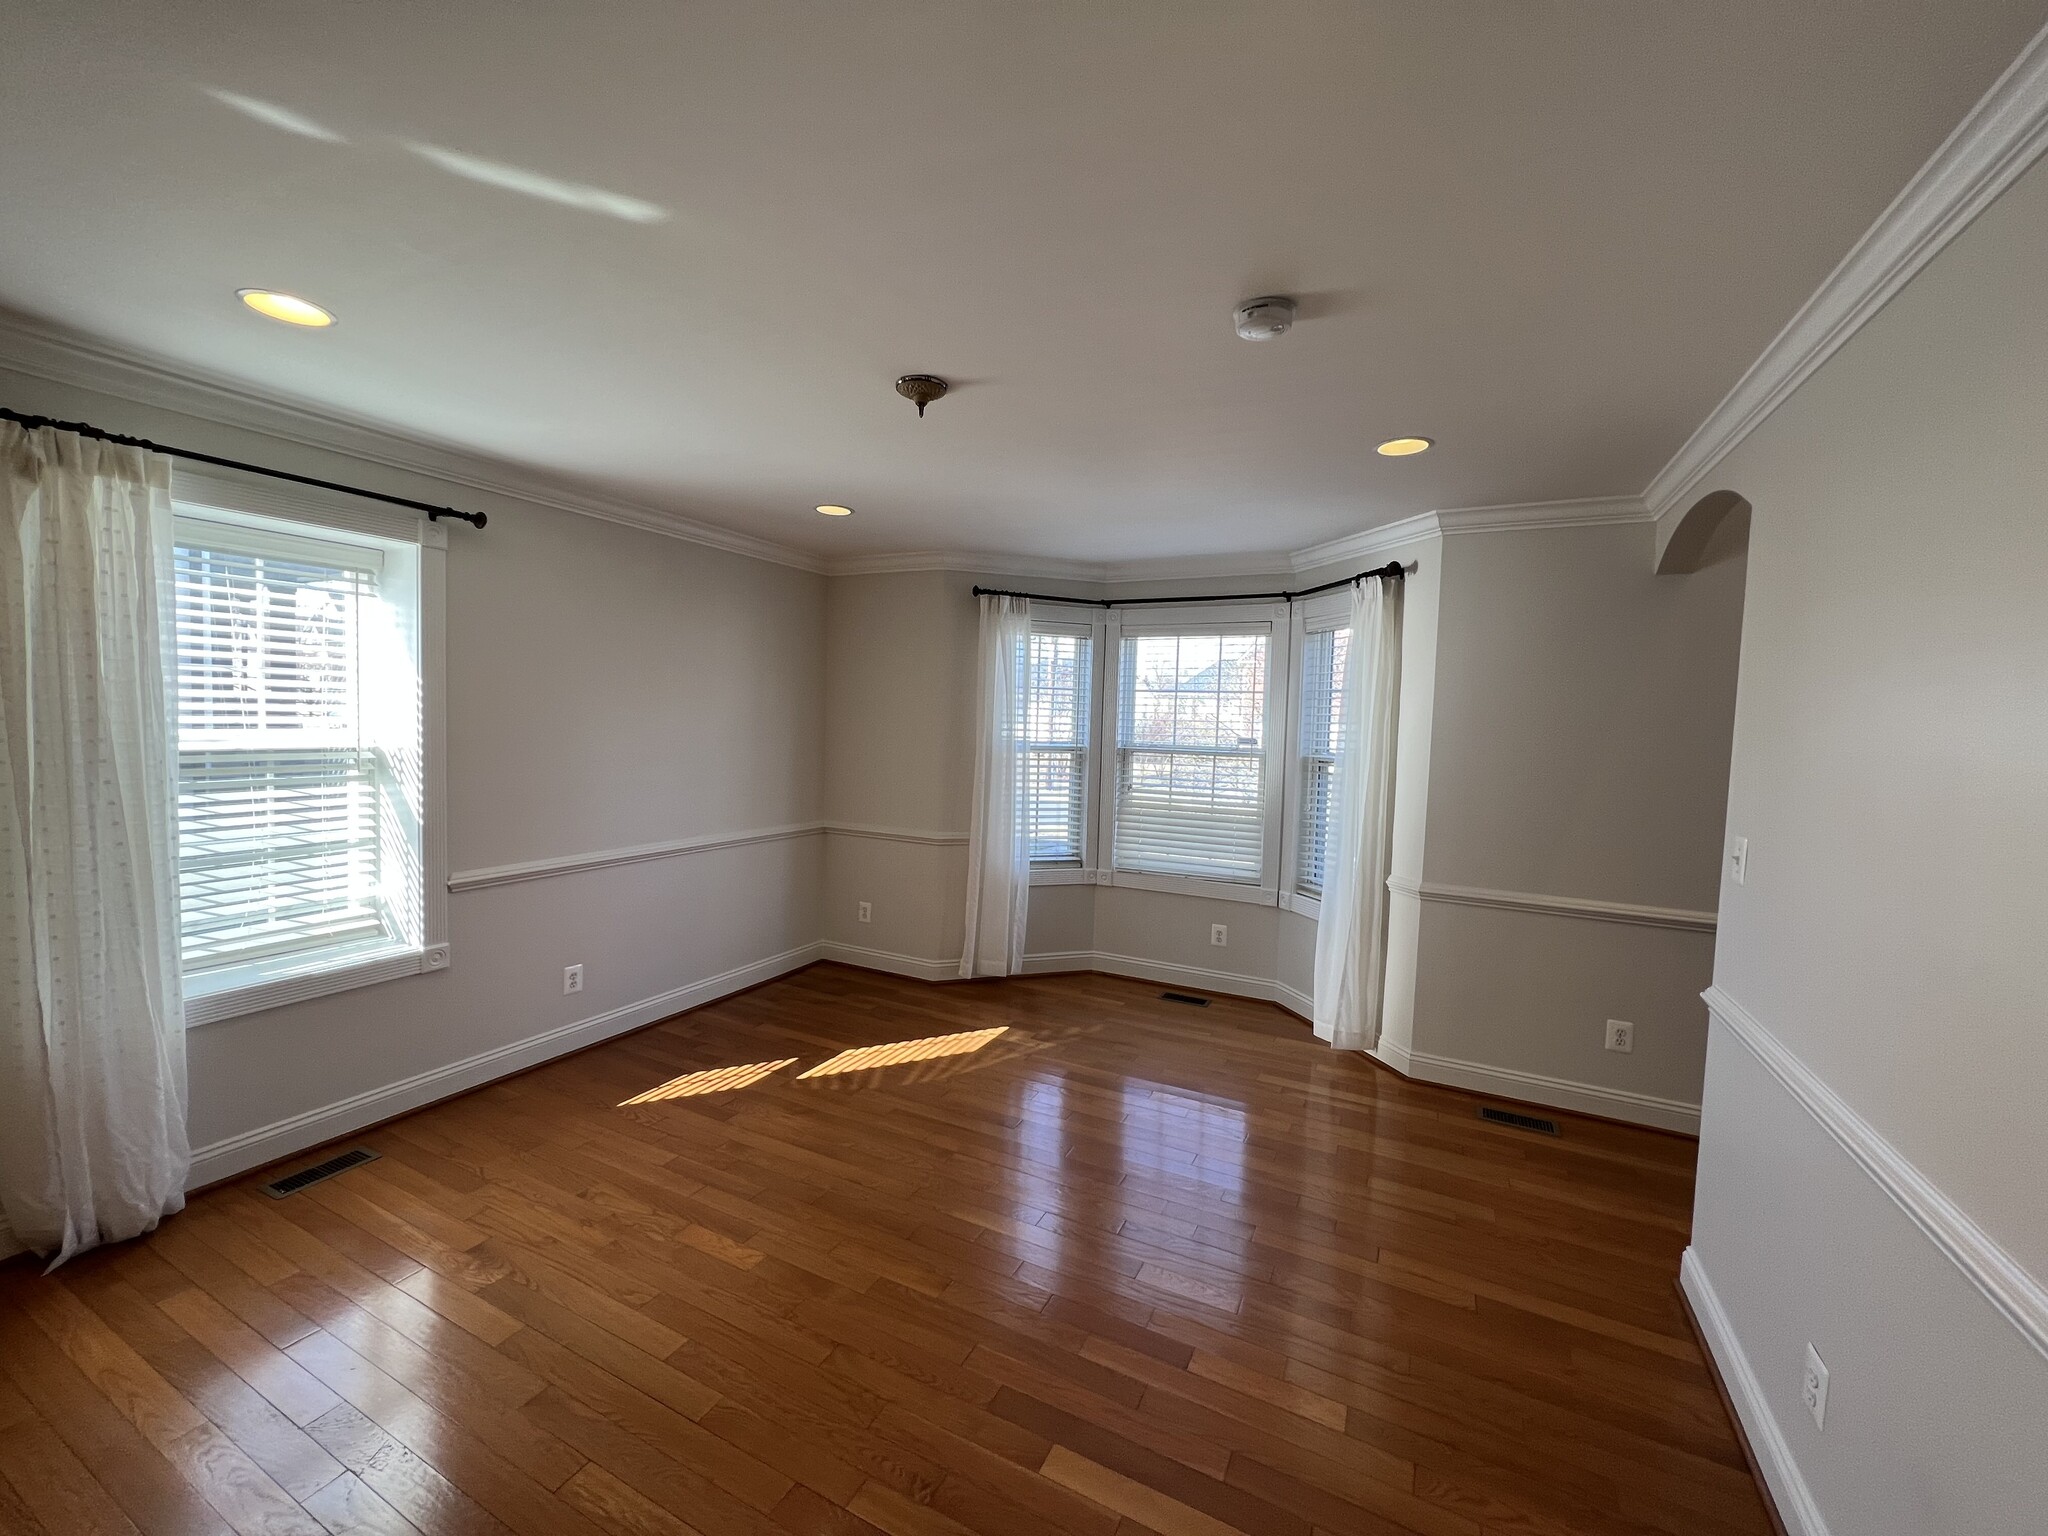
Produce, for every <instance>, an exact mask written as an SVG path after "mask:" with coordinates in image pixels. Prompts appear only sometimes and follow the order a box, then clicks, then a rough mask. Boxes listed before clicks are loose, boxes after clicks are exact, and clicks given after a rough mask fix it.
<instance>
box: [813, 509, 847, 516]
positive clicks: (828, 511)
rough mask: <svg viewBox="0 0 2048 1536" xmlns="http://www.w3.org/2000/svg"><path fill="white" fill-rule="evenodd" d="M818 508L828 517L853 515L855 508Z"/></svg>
mask: <svg viewBox="0 0 2048 1536" xmlns="http://www.w3.org/2000/svg"><path fill="white" fill-rule="evenodd" d="M818 510H819V511H820V512H822V513H824V514H825V515H826V516H827V517H851V516H853V508H851V507H820V508H818Z"/></svg>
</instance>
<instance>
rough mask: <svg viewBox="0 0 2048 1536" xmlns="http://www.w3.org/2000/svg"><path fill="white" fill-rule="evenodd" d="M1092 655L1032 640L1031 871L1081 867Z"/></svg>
mask: <svg viewBox="0 0 2048 1536" xmlns="http://www.w3.org/2000/svg"><path fill="white" fill-rule="evenodd" d="M1091 652H1092V647H1091V643H1090V640H1089V637H1088V636H1086V635H1062V634H1042V633H1038V632H1035V631H1034V632H1033V634H1032V636H1031V651H1030V656H1029V660H1028V664H1027V685H1026V688H1025V691H1024V715H1025V719H1024V736H1025V754H1026V755H1025V789H1026V793H1027V794H1028V796H1029V800H1028V804H1029V807H1030V811H1029V822H1028V826H1027V829H1026V835H1027V837H1028V838H1029V841H1030V848H1031V862H1032V863H1034V864H1079V863H1080V862H1081V850H1082V825H1083V817H1084V815H1085V813H1086V806H1087V782H1088V752H1087V743H1088V714H1089V695H1090V681H1091V664H1092V654H1091Z"/></svg>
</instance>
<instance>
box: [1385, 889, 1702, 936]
mask: <svg viewBox="0 0 2048 1536" xmlns="http://www.w3.org/2000/svg"><path fill="white" fill-rule="evenodd" d="M1387 889H1388V890H1390V891H1392V892H1393V893H1394V894H1395V895H1397V896H1413V897H1415V898H1417V899H1418V900H1421V901H1434V902H1442V903H1444V904H1446V905H1449V906H1456V907H1493V908H1497V909H1499V910H1501V911H1504V912H1533V913H1537V914H1540V915H1542V916H1544V917H1576V918H1585V919H1588V920H1590V921H1593V922H1601V923H1627V924H1631V925H1633V926H1635V927H1638V928H1677V929H1683V930H1685V931H1687V932H1691V933H1712V932H1713V931H1714V928H1715V925H1716V923H1717V922H1718V921H1719V919H1718V916H1717V914H1715V913H1712V912H1700V911H1695V910H1693V909H1691V908H1689V907H1650V906H1643V905H1641V904H1639V903H1636V902H1629V901H1594V900H1593V899H1591V898H1590V897H1585V896H1547V895H1540V894H1538V893H1536V892H1534V891H1493V890H1487V889H1485V888H1483V887H1480V886H1473V885H1439V884H1437V883H1436V882H1434V881H1421V880H1411V879H1408V878H1407V877H1406V876H1403V875H1393V876H1389V877H1388V880H1387Z"/></svg>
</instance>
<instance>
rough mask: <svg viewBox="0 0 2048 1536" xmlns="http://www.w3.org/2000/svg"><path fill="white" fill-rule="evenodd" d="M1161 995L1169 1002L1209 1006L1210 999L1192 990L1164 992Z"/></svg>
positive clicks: (1198, 1006) (1191, 1005) (1190, 1005)
mask: <svg viewBox="0 0 2048 1536" xmlns="http://www.w3.org/2000/svg"><path fill="white" fill-rule="evenodd" d="M1159 995H1160V996H1161V997H1162V998H1164V999H1165V1000H1166V1001H1167V1002H1169V1003H1186V1004H1187V1005H1188V1006H1189V1007H1190V1008H1206V1007H1208V1006H1209V999H1207V998H1206V997H1197V996H1195V994H1194V993H1192V992H1162V993H1160V994H1159Z"/></svg>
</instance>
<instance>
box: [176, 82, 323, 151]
mask: <svg viewBox="0 0 2048 1536" xmlns="http://www.w3.org/2000/svg"><path fill="white" fill-rule="evenodd" d="M206 94H207V95H209V96H211V97H212V98H213V99H214V100H215V101H217V102H219V103H220V104H221V105H222V106H224V107H231V108H233V109H234V110H235V111H237V112H239V113H241V114H242V116H244V117H249V118H254V119H255V120H256V121H257V122H259V123H265V124H268V125H269V126H270V127H272V128H282V129H283V130H284V131H285V132H286V133H296V134H297V135H298V136H299V137H300V138H302V139H318V140H320V141H321V142H322V143H323V144H346V143H347V142H348V140H347V139H345V138H343V137H342V136H341V135H340V134H338V133H336V132H335V131H334V130H333V129H332V128H326V127H322V126H321V125H320V124H319V123H316V122H314V121H313V119H311V118H310V117H304V116H301V115H300V114H299V113H297V112H294V111H293V110H292V109H291V108H290V107H280V106H279V105H278V104H277V103H276V102H274V101H264V100H261V99H260V98H258V97H255V96H244V95H242V94H240V93H239V92H236V91H217V90H215V89H214V88H213V87H211V86H208V87H206Z"/></svg>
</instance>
